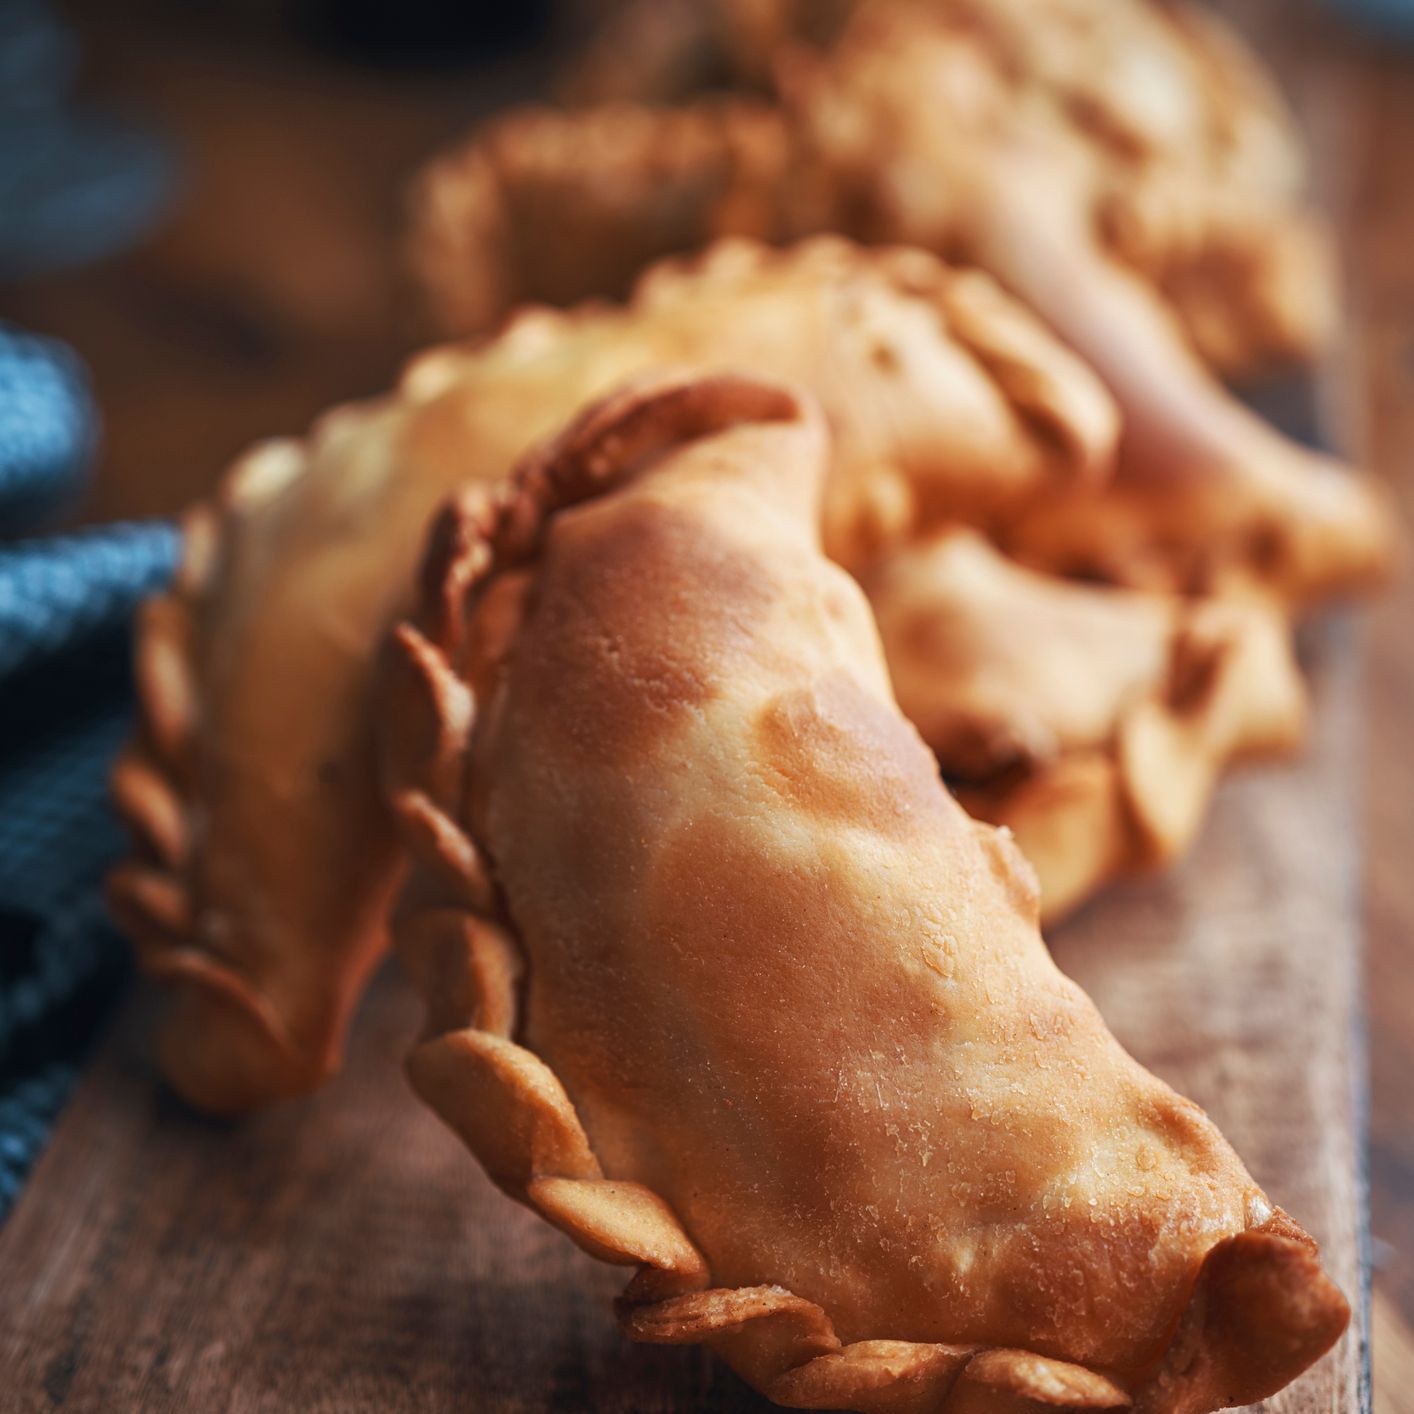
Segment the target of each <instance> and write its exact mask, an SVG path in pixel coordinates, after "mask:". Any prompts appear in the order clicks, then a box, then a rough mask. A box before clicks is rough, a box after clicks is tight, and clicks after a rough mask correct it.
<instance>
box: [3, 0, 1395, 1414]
mask: <svg viewBox="0 0 1414 1414" xmlns="http://www.w3.org/2000/svg"><path fill="white" fill-rule="evenodd" d="M1227 8H1229V9H1231V10H1233V11H1234V12H1235V13H1236V15H1237V18H1238V19H1239V20H1240V22H1242V23H1243V24H1245V25H1247V26H1248V27H1249V28H1250V29H1252V30H1253V31H1254V32H1255V33H1257V34H1258V35H1259V37H1261V39H1262V43H1263V48H1264V50H1265V51H1266V52H1267V53H1268V54H1269V56H1271V57H1272V58H1273V59H1274V61H1275V62H1277V63H1278V65H1279V67H1280V68H1281V69H1282V70H1283V71H1284V73H1285V75H1286V76H1287V77H1288V80H1289V81H1292V82H1294V83H1295V84H1296V94H1297V103H1298V107H1299V109H1300V111H1301V114H1302V117H1303V118H1304V119H1305V120H1306V122H1307V123H1308V125H1309V126H1310V127H1311V129H1312V132H1313V138H1314V148H1315V153H1316V159H1317V175H1318V183H1319V185H1320V187H1321V189H1322V190H1323V192H1324V193H1325V195H1326V199H1327V202H1328V204H1329V205H1330V207H1331V210H1332V213H1333V215H1334V217H1335V219H1336V221H1337V223H1338V226H1339V228H1340V230H1341V232H1342V235H1343V239H1344V248H1345V251H1346V254H1347V264H1348V266H1349V276H1350V279H1349V285H1350V325H1349V337H1348V340H1347V347H1346V349H1345V350H1344V351H1343V356H1342V358H1341V359H1340V360H1339V364H1338V366H1339V367H1340V369H1341V376H1340V378H1339V380H1338V381H1337V382H1336V383H1334V384H1333V388H1334V398H1335V402H1336V404H1337V405H1338V410H1339V421H1340V423H1341V425H1342V426H1343V427H1344V428H1345V429H1346V433H1347V436H1348V439H1349V440H1350V443H1351V445H1353V446H1355V447H1357V448H1359V449H1360V450H1362V451H1363V453H1364V455H1365V457H1366V459H1367V460H1368V461H1369V462H1371V463H1372V464H1373V465H1374V466H1376V467H1377V468H1378V469H1379V470H1380V471H1381V472H1382V473H1384V474H1385V475H1386V476H1388V477H1389V478H1390V479H1391V480H1392V481H1393V482H1394V483H1395V485H1396V486H1397V487H1398V489H1399V491H1400V494H1401V496H1402V497H1403V498H1404V501H1405V505H1406V508H1407V507H1408V506H1409V504H1410V499H1411V494H1414V257H1411V251H1412V250H1414V161H1411V160H1410V155H1409V151H1408V145H1409V141H1410V134H1411V133H1414V60H1411V59H1410V58H1409V57H1408V56H1401V55H1399V54H1397V53H1393V52H1390V51H1388V50H1387V49H1383V48H1381V47H1377V46H1375V45H1372V44H1369V43H1366V42H1362V41H1359V40H1357V39H1355V38H1353V37H1351V36H1349V35H1347V34H1345V33H1343V32H1341V31H1338V30H1336V29H1334V28H1332V27H1331V26H1329V25H1328V24H1325V23H1323V22H1321V21H1320V20H1319V19H1317V18H1314V17H1313V16H1312V14H1311V13H1310V12H1309V11H1308V10H1307V9H1305V8H1303V7H1302V6H1300V5H1298V4H1296V3H1295V0H1232V2H1231V3H1230V4H1229V5H1228V7H1227ZM70 9H71V12H72V13H73V14H74V15H75V16H76V17H77V19H78V20H79V22H80V26H81V29H82V31H83V33H84V35H85V36H86V38H87V40H88V52H89V54H90V55H91V56H92V58H93V71H94V72H93V75H92V77H93V82H94V86H95V87H96V88H98V89H99V90H101V91H103V92H105V93H107V94H110V95H113V96H114V97H115V98H117V99H120V100H121V101H122V102H123V103H124V104H126V105H127V106H128V107H130V108H131V109H134V110H137V111H145V112H147V113H149V114H151V115H153V116H154V117H156V118H158V119H159V120H160V121H161V122H162V123H163V124H164V125H166V126H167V127H168V128H169V129H170V130H172V131H174V132H175V133H176V134H177V135H178V136H179V139H180V141H181V143H182V145H183V148H184V151H185V154H186V168H187V172H188V174H189V181H188V184H187V187H186V192H185V196H184V197H183V199H182V201H181V203H180V206H179V208H178V210H177V211H176V212H175V213H174V215H173V217H172V219H171V220H170V221H169V222H168V224H167V225H166V226H165V228H164V229H163V230H162V231H161V233H160V234H159V235H158V236H157V237H156V238H155V239H154V240H153V241H151V242H150V243H149V244H148V245H147V246H146V247H144V248H143V249H142V250H141V251H138V252H135V253H133V254H130V255H128V256H125V257H122V258H121V259H119V260H116V261H113V262H110V263H108V264H106V265H103V266H99V267H95V268H92V269H88V270H84V271H80V272H75V273H69V274H64V275H58V276H53V277H48V278H45V279H42V280H35V281H33V282H31V283H29V284H28V285H27V286H25V287H23V288H15V289H9V290H4V291H0V313H3V314H4V315H5V316H8V317H12V318H15V319H17V320H19V321H21V322H22V323H25V324H27V325H29V326H30V327H33V328H36V329H39V330H42V331H45V332H51V333H55V334H58V335H60V336H62V337H65V338H68V339H70V340H71V341H72V342H73V343H74V344H75V345H76V346H77V347H78V348H79V349H80V350H81V352H82V353H83V355H84V356H85V358H86V359H87V360H88V362H89V364H90V367H91V368H92V370H93V373H94V377H95V381H96V384H97V390H98V395H99V399H100V402H101V404H102V406H103V410H104V415H105V419H106V431H105V452H104V459H103V465H102V468H101V472H100V476H99V479H98V482H97V485H96V488H95V491H94V494H93V496H92V498H91V501H90V504H89V507H88V512H87V513H88V515H89V516H90V517H91V518H94V519H107V518H111V517H114V516H118V515H130V514H149V513H164V512H168V511H171V510H174V509H175V508H177V507H178V506H179V505H181V504H182V503H183V502H185V501H186V500H188V499H189V498H190V497H192V496H193V495H195V494H197V493H199V492H201V491H202V490H204V489H205V488H207V487H208V486H210V484H211V483H212V481H213V480H214V479H215V477H216V475H217V474H218V473H219V471H220V469H221V468H222V466H223V465H224V463H225V462H226V461H227V460H228V459H229V457H230V456H231V455H232V454H233V453H234V452H236V451H237V450H239V449H240V447H242V446H243V445H244V444H245V443H247V442H248V441H249V440H251V439H252V438H254V437H257V436H261V435H266V434H269V433H273V432H288V431H295V430H298V429H300V428H302V427H303V426H304V425H305V424H306V423H307V421H308V420H309V418H310V417H311V416H313V415H314V414H315V413H317V412H318V411H320V410H321V409H322V408H324V407H326V406H327V405H329V404H330V403H332V402H334V401H337V400H340V399H342V398H347V397H352V396H358V395H361V394H365V393H368V392H372V391H375V390H378V389H380V388H382V387H384V386H386V385H387V383H388V382H389V380H390V378H391V377H392V374H393V372H394V370H395V369H396V367H397V364H398V362H399V360H400V358H401V357H402V355H403V354H404V353H405V352H406V350H407V349H409V348H411V347H413V346H415V344H416V343H417V341H418V331H417V327H416V322H415V320H414V319H412V318H411V317H410V316H408V315H407V314H406V313H405V312H404V311H405V309H406V302H405V301H404V300H403V299H402V298H401V295H402V291H401V290H400V288H399V286H398V283H397V281H396V280H395V279H394V278H393V276H392V274H391V272H392V271H393V270H394V269H395V268H396V261H395V253H396V252H395V246H396V233H397V230H398V225H399V211H398V199H397V196H398V183H399V179H400V178H401V176H402V175H403V174H404V173H405V172H407V171H408V170H409V169H410V168H411V167H412V166H413V165H415V163H416V162H417V160H418V159H419V158H420V157H421V156H422V155H423V154H425V153H426V152H428V151H430V150H431V149H432V148H434V147H435V146H436V145H438V144H439V143H440V142H441V141H443V140H444V139H446V138H447V137H449V136H451V135H452V134H454V133H456V132H457V131H459V130H460V129H461V128H462V127H463V126H464V125H465V123H466V121H467V120H468V119H469V118H470V117H471V116H472V115H473V114H474V113H476V112H477V111H479V110H480V109H482V108H484V107H486V106H489V105H490V104H491V103H493V102H494V101H495V100H496V99H497V98H498V97H499V96H501V95H502V94H503V93H505V92H509V91H513V90H514V89H515V88H516V87H517V86H518V85H519V83H521V82H522V81H523V77H524V76H523V74H520V73H517V72H514V71H507V72H503V73H502V74H501V75H499V76H498V77H497V78H496V79H494V80H486V79H478V80H477V81H476V83H475V84H472V83H469V82H468V81H467V80H466V79H464V78H461V79H458V78H439V79H431V80H429V79H420V80H418V81H416V82H414V81H411V80H407V79H403V78H397V79H394V78H389V77H384V76H376V75H370V74H363V73H360V72H358V71H356V70H351V69H348V68H345V67H342V66H336V65H334V64H333V63H332V62H329V61H325V60H322V59H320V58H318V57H317V56H314V55H312V54H310V53H307V52H301V51H300V50H299V49H298V48H297V47H295V46H293V45H291V44H290V43H289V42H287V41H285V40H280V39H277V38H276V37H275V34H274V29H273V26H272V23H271V21H270V20H269V18H268V16H267V15H265V11H267V10H271V9H272V7H264V8H263V9H262V7H255V10H254V13H255V18H247V19H245V20H242V21H232V20H225V21H222V22H221V23H222V25H223V28H220V29H217V28H215V26H216V24H217V20H216V19H215V18H214V17H213V16H211V15H209V14H207V13H205V12H202V11H196V10H194V9H193V8H192V7H189V6H183V5H177V4H174V3H170V0H169V3H161V2H160V0H146V3H136V4H131V5H125V6H123V7H115V6H107V5H104V4H102V3H101V0H84V3H81V4H74V5H72V6H71V7H70ZM120 9H121V14H119V13H118V12H119V10H120ZM244 13H246V14H247V15H249V14H250V13H251V12H250V11H249V10H246V11H245V12H244ZM390 331H393V332H390ZM1411 625H1414V576H1410V577H1407V578H1406V580H1405V582H1404V583H1403V584H1402V585H1401V586H1400V587H1399V588H1398V589H1396V590H1395V591H1394V592H1393V593H1391V594H1390V595H1388V596H1387V597H1386V598H1385V599H1384V600H1383V601H1382V602H1381V603H1380V604H1379V605H1378V606H1377V607H1376V608H1375V610H1374V611H1373V613H1372V614H1371V615H1370V616H1369V617H1368V620H1367V622H1366V628H1365V633H1364V637H1365V647H1366V661H1367V663H1368V670H1367V679H1368V681H1367V684H1366V689H1367V690H1366V693H1365V697H1364V702H1365V711H1366V713H1367V716H1368V734H1367V749H1366V753H1365V763H1364V768H1363V778H1364V780H1363V784H1364V787H1365V789H1364V799H1365V802H1366V803H1365V809H1364V822H1365V836H1364V838H1365V844H1366V851H1365V857H1366V860H1367V880H1366V890H1365V898H1366V900H1367V905H1366V908H1367V919H1366V922H1367V937H1368V945H1367V960H1368V982H1369V1015H1370V1027H1371V1031H1370V1050H1371V1071H1372V1111H1371V1141H1372V1142H1371V1155H1370V1179H1371V1192H1372V1204H1373V1226H1374V1234H1375V1243H1376V1250H1375V1255H1376V1272H1375V1280H1374V1301H1373V1331H1374V1348H1375V1390H1376V1407H1377V1409H1382V1410H1383V1411H1386V1414H1407V1411H1412V1410H1414V1083H1411V1082H1414V860H1412V859H1411V858H1410V844H1411V840H1414V835H1412V834H1411V824H1414V804H1411V802H1414V730H1412V729H1411V713H1414V642H1411ZM1347 766H1348V769H1350V770H1351V771H1356V770H1358V769H1359V767H1358V765H1357V764H1356V763H1347ZM1063 960H1064V961H1067V962H1068V963H1070V964H1071V965H1074V964H1073V960H1070V959H1063ZM1082 970H1083V969H1082ZM1087 980H1089V979H1088V978H1087ZM390 1005H392V1006H394V1008H396V1005H397V1002H396V998H394V999H393V1001H392V1002H390ZM132 1015H135V1014H130V1020H129V1022H128V1024H129V1025H136V1024H137V1022H135V1021H133V1020H131V1016H132ZM389 1024H391V1023H389ZM223 1142H229V1143H232V1144H234V1145H235V1146H236V1147H237V1148H239V1147H240V1145H239V1141H234V1140H231V1141H223ZM429 1142H430V1143H435V1141H429ZM199 1196H200V1195H193V1201H199ZM211 1217H212V1220H213V1221H215V1220H217V1215H216V1214H214V1213H212V1214H211ZM348 1279H349V1280H350V1281H356V1280H357V1273H356V1272H350V1273H349V1274H348ZM297 1309H298V1303H297V1302H295V1303H294V1304H293V1306H292V1310H294V1311H297ZM370 1338H371V1336H370ZM63 1369H64V1365H63V1361H62V1360H61V1361H60V1362H59V1363H58V1364H57V1365H55V1366H54V1372H55V1373H54V1377H55V1378H56V1379H59V1380H60V1381H61V1383H62V1378H63ZM704 1378H711V1377H710V1376H704Z"/></svg>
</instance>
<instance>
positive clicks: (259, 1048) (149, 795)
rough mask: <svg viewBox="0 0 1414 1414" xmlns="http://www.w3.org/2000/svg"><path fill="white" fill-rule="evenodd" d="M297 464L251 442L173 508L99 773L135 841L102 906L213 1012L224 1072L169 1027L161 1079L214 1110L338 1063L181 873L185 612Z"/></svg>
mask: <svg viewBox="0 0 1414 1414" xmlns="http://www.w3.org/2000/svg"><path fill="white" fill-rule="evenodd" d="M306 463H307V456H306V451H305V448H304V447H303V445H302V444H300V443H296V442H292V441H284V440H280V441H271V442H265V443H260V444H258V445H256V446H255V447H253V448H252V449H251V450H250V451H249V452H247V453H246V454H245V455H244V456H243V457H241V458H240V459H239V460H238V461H237V462H236V463H235V464H234V465H233V466H232V467H231V469H230V470H229V471H228V472H227V474H226V475H225V477H224V478H223V479H222V481H221V483H220V485H219V487H218V489H217V491H216V493H215V494H214V495H213V496H212V497H211V498H210V499H208V500H206V501H203V502H198V503H197V504H195V505H194V506H192V507H191V508H190V509H189V510H187V512H186V513H185V514H184V515H183V517H182V522H181V531H182V554H181V559H180V562H179V564H178V567H177V571H176V574H175V575H174V577H173V580H172V582H171V584H170V585H169V586H168V587H167V588H166V589H165V590H163V591H162V592H160V593H158V594H155V595H153V596H151V597H150V598H148V599H147V600H145V601H144V602H143V604H142V605H141V606H140V607H139V610H138V613H137V616H136V622H135V625H134V653H133V678H134V685H135V689H136V696H137V729H136V731H135V733H134V735H133V737H132V739H131V740H130V741H129V742H128V745H127V746H126V747H125V748H124V750H123V752H122V754H121V755H120V756H119V757H118V760H117V761H116V763H115V764H114V767H113V770H112V773H111V775H110V778H109V790H110V796H111V799H112V801H113V805H114V808H115V810H116V811H117V814H118V816H119V818H120V819H121V820H122V821H123V823H124V824H125V825H126V826H127V828H128V830H129V832H130V834H131V837H132V841H133V846H134V848H133V853H132V855H131V856H130V857H128V858H126V859H123V860H121V861H119V862H118V863H117V864H115V865H114V866H113V867H112V868H111V869H110V871H109V873H108V876H107V879H106V881H105V892H106V895H107V899H108V906H109V911H110V913H111V914H112V915H113V917H114V919H115V920H116V921H117V922H118V924H119V925H120V927H121V928H122V929H123V931H124V932H125V933H126V934H127V935H128V936H129V938H130V939H131V940H132V942H133V945H134V949H135V951H136V954H137V958H138V962H139V965H140V966H141V967H142V969H143V971H145V972H146V973H148V975H149V976H151V977H153V978H155V979H157V980H158V981H160V982H163V983H166V984H168V985H170V986H172V987H175V988H191V989H193V993H194V995H195V996H199V997H200V998H201V999H202V1004H203V1006H204V1007H205V1008H206V1010H207V1012H208V1013H209V1015H210V1016H211V1017H220V1018H224V1023H225V1025H226V1027H227V1029H228V1033H229V1035H228V1039H229V1043H230V1047H231V1051H232V1065H231V1077H230V1078H228V1079H221V1078H218V1077H211V1076H207V1077H204V1078H197V1077H195V1076H193V1075H190V1074H188V1068H187V1066H186V1065H185V1064H184V1063H183V1059H182V1056H181V1054H180V1046H181V1043H180V1041H178V1040H177V1039H176V1038H175V1036H174V1034H173V1032H172V1031H171V1030H170V1029H166V1030H164V1032H163V1036H162V1038H161V1040H160V1042H159V1049H160V1050H161V1052H162V1057H163V1068H164V1071H165V1073H166V1074H167V1076H168V1079H169V1080H170V1081H171V1082H172V1084H173V1085H174V1086H175V1087H176V1088H177V1089H178V1090H179V1091H182V1092H183V1093H184V1094H186V1095H187V1097H188V1098H189V1099H191V1100H192V1101H193V1103H195V1104H197V1105H199V1106H201V1107H202V1108H204V1109H210V1110H214V1111H217V1112H239V1111H243V1110H246V1109H248V1108H251V1107H252V1106H253V1105H255V1104H259V1103H262V1102H265V1101H268V1100H272V1099H277V1098H281V1097H284V1096H287V1095H293V1094H298V1093H300V1092H302V1091H304V1090H308V1089H312V1088H314V1087H315V1086H317V1085H318V1084H319V1083H320V1082H321V1081H322V1080H324V1079H326V1078H327V1077H328V1076H329V1075H330V1074H332V1073H333V1071H334V1069H335V1068H336V1065H337V1055H336V1043H331V1046H330V1047H328V1048H326V1049H325V1050H323V1051H322V1052H320V1053H318V1054H313V1053H310V1052H309V1050H308V1048H307V1047H305V1046H302V1045H301V1044H300V1043H299V1042H298V1041H297V1039H296V1038H295V1037H294V1036H293V1035H291V1033H290V1031H289V1029H288V1027H287V1026H286V1024H285V1021H284V1019H283V1018H282V1017H281V1015H280V1014H279V1012H278V1010H277V1009H276V1008H275V1006H274V1005H273V1004H272V1003H271V1001H270V999H269V998H268V997H267V996H266V995H265V994H264V993H263V991H262V990H261V989H260V987H259V985H258V984H257V983H256V982H255V981H254V980H253V979H252V978H250V977H249V976H248V975H246V973H245V972H244V971H243V970H242V969H241V967H240V965H239V963H238V961H237V960H235V959H233V958H227V957H221V956H218V955H217V953H216V952H215V951H213V949H212V948H211V947H210V945H209V943H208V942H207V941H206V940H205V939H204V936H203V930H202V928H201V925H200V919H199V917H198V914H199V907H198V905H197V903H196V901H195V900H194V898H193V897H192V891H191V881H190V877H189V872H188V868H189V863H190V857H191V853H192V850H193V847H194V841H193V835H194V832H195V831H196V830H197V828H198V825H197V822H196V817H197V815H198V813H199V812H198V810H197V807H196V803H195V802H196V797H197V794H198V791H199V786H198V782H197V759H196V758H197V748H196V742H197V740H198V737H199V733H200V731H201V729H202V728H201V710H202V704H201V693H200V687H199V684H198V674H197V671H196V666H195V645H194V638H195V635H196V634H197V632H198V628H197V620H198V618H199V616H200V614H201V611H202V608H203V606H204V605H205V604H206V603H207V602H208V600H209V598H210V597H211V596H213V595H215V594H217V593H218V592H219V585H220V579H221V575H222V570H223V563H224V561H225V558H226V555H227V554H228V552H229V549H230V545H231V541H232V539H233V537H234V536H235V535H236V534H237V533H238V531H239V527H240V525H241V524H242V522H243V521H244V520H245V519H246V518H247V517H248V516H249V515H250V514H252V513H253V512H257V511H258V510H259V508H260V507H261V506H262V505H264V504H265V503H266V502H267V501H268V500H270V499H271V498H272V497H274V496H275V495H277V494H278V493H279V491H280V490H282V489H283V488H284V487H285V486H286V485H287V484H289V482H290V481H292V480H293V479H295V478H296V477H298V476H299V475H300V474H302V472H303V470H304V468H305V465H306ZM171 1016H172V1013H171V1012H169V1013H168V1020H169V1022H170V1020H171ZM238 1072H239V1076H238V1075H237V1073H238ZM257 1090H258V1091H259V1093H258V1094H257V1093H256V1091H257Z"/></svg>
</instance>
